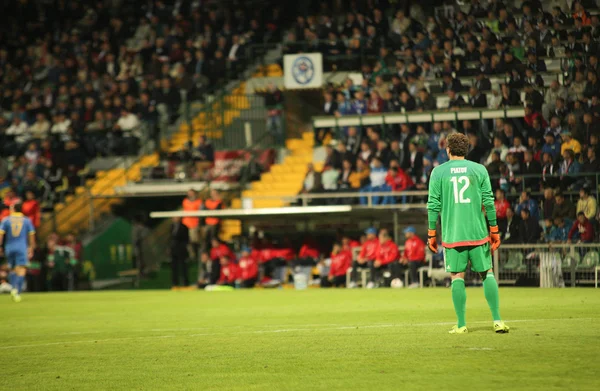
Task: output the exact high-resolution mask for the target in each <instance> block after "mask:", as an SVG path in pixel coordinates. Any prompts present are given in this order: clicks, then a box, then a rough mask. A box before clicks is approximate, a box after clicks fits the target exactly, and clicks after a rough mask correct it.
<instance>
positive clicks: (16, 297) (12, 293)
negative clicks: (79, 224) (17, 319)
mask: <svg viewBox="0 0 600 391" xmlns="http://www.w3.org/2000/svg"><path fill="white" fill-rule="evenodd" d="M10 296H11V297H12V299H13V301H14V302H15V303H18V302H20V301H21V296H19V291H18V290H16V289H12V290H11V291H10Z"/></svg>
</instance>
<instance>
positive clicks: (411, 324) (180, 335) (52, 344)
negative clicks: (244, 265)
mask: <svg viewBox="0 0 600 391" xmlns="http://www.w3.org/2000/svg"><path fill="white" fill-rule="evenodd" d="M597 319H598V318H557V319H515V320H507V323H509V324H510V323H525V322H560V321H572V320H574V321H582V320H597ZM482 323H490V321H476V322H469V324H482ZM453 324H455V322H429V323H390V324H374V325H363V326H361V325H355V326H342V327H321V328H319V327H315V328H293V329H275V330H254V331H240V332H232V333H205V334H179V335H150V336H146V337H122V338H106V339H91V340H81V341H60V342H46V343H39V344H26V345H11V346H0V350H6V349H18V348H29V347H41V346H55V345H69V344H79V343H98V342H113V341H127V340H136V339H160V338H176V337H206V336H215V335H241V334H277V333H290V332H301V331H329V330H356V329H374V328H386V327H421V326H449V325H453ZM181 330H185V329H181Z"/></svg>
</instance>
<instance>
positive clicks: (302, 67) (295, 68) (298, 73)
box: [292, 56, 315, 84]
mask: <svg viewBox="0 0 600 391" xmlns="http://www.w3.org/2000/svg"><path fill="white" fill-rule="evenodd" d="M292 75H293V76H294V80H296V82H297V83H298V84H308V83H310V82H311V80H312V79H313V77H314V76H315V66H314V65H313V62H312V60H311V59H310V58H308V57H304V56H302V57H298V58H297V59H296V60H295V61H294V64H293V65H292Z"/></svg>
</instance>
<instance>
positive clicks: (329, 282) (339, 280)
mask: <svg viewBox="0 0 600 391" xmlns="http://www.w3.org/2000/svg"><path fill="white" fill-rule="evenodd" d="M330 259H331V265H330V267H329V274H328V276H327V277H326V278H321V287H322V288H329V287H331V286H334V287H340V286H344V285H345V284H346V272H347V271H348V268H349V267H350V266H351V265H352V253H351V252H350V251H349V250H347V249H344V248H343V247H342V245H341V244H340V243H334V244H333V249H332V250H331V257H330Z"/></svg>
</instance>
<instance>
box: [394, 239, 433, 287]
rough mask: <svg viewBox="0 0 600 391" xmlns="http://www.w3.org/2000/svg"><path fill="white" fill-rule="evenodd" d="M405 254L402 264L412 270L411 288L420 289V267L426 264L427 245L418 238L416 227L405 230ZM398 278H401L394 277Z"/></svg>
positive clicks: (403, 254)
mask: <svg viewBox="0 0 600 391" xmlns="http://www.w3.org/2000/svg"><path fill="white" fill-rule="evenodd" d="M404 237H405V238H406V241H405V242H404V252H403V253H402V256H401V258H400V263H401V264H403V265H408V267H409V270H410V285H409V286H408V287H409V288H418V287H419V272H418V271H419V267H421V266H424V262H425V243H424V242H423V240H421V238H419V237H418V236H417V231H416V229H415V228H414V227H407V228H405V229H404ZM393 277H394V278H397V277H399V276H397V275H396V276H393Z"/></svg>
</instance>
